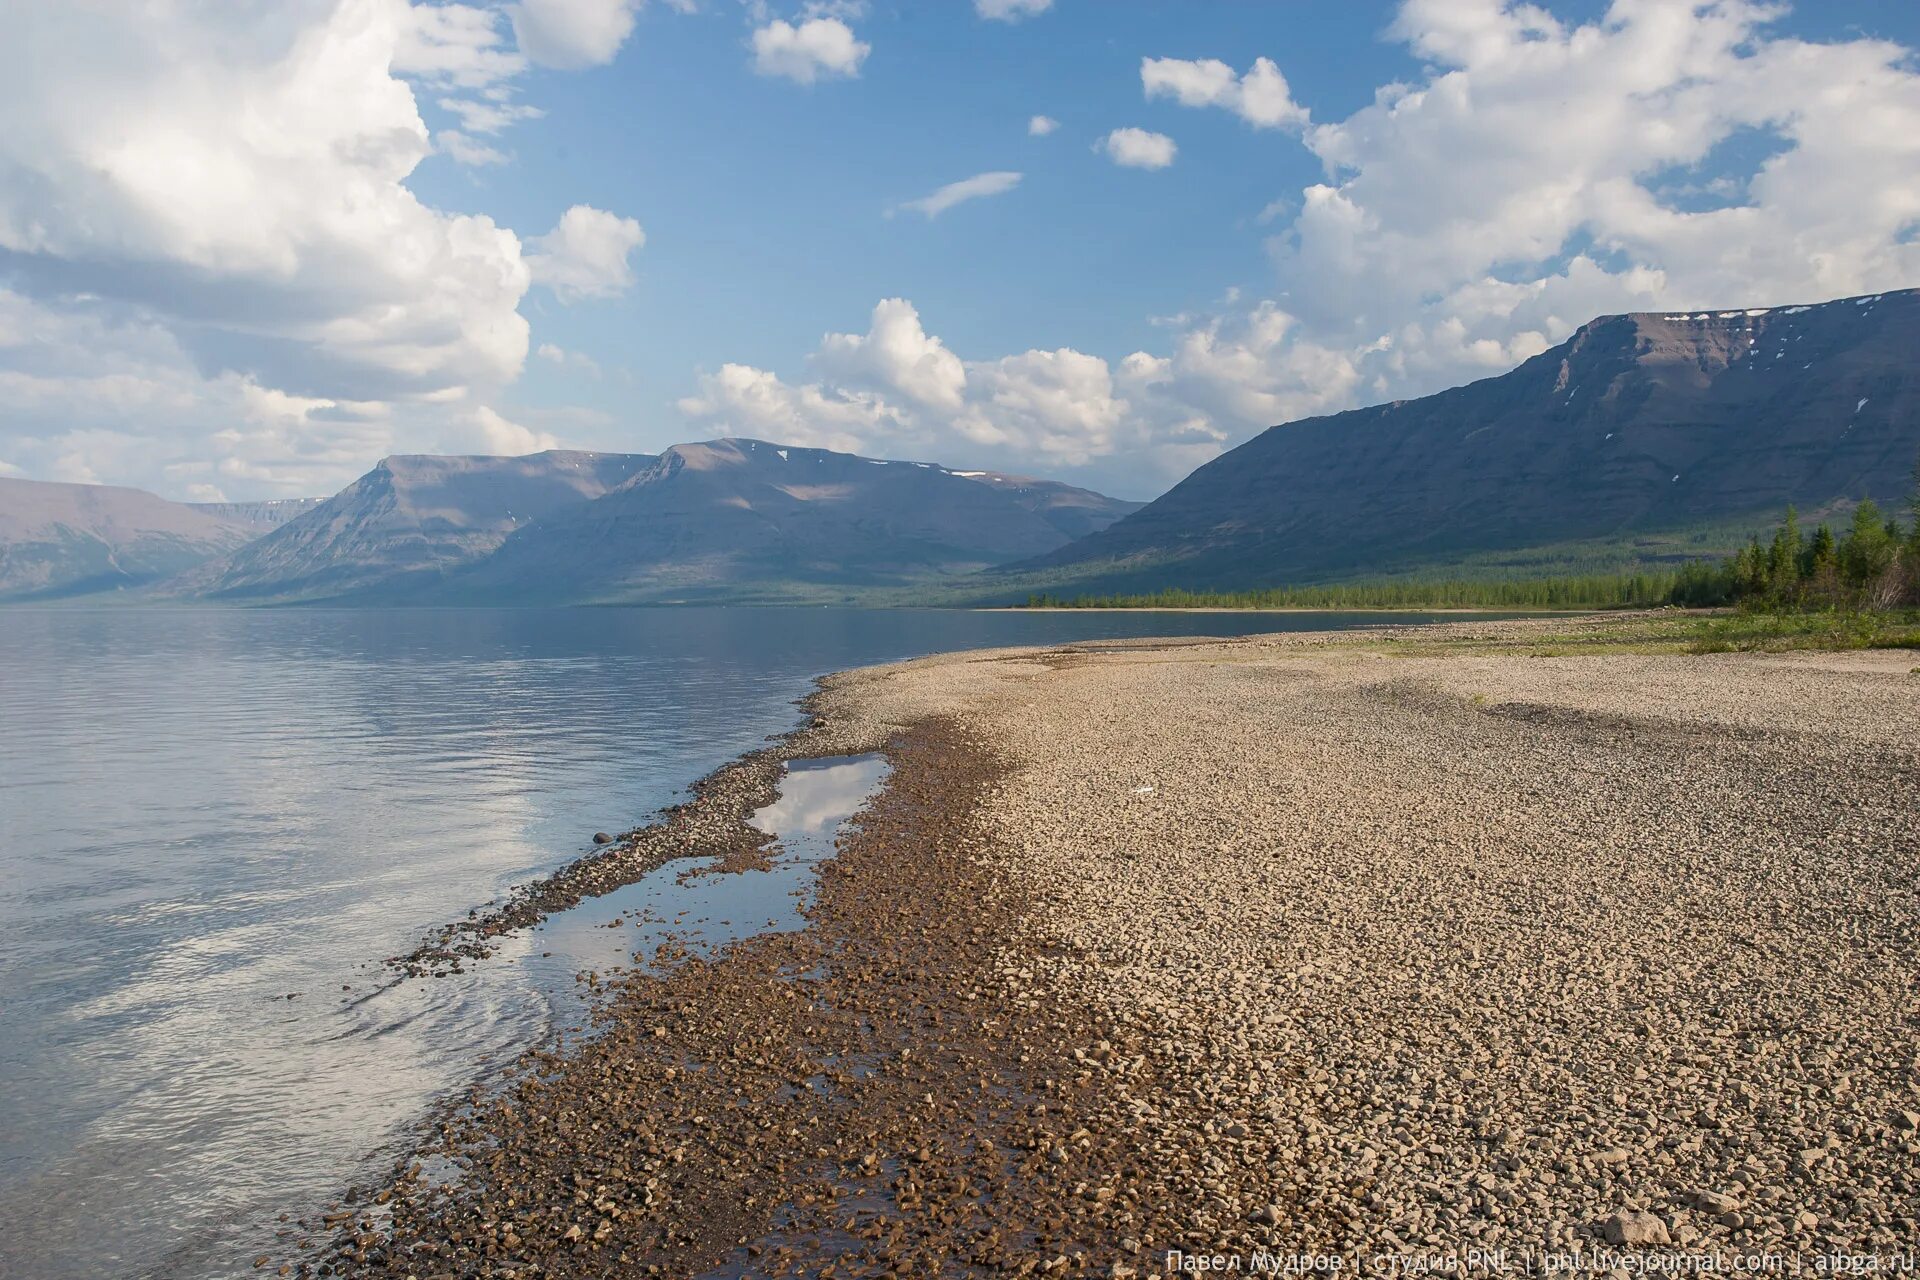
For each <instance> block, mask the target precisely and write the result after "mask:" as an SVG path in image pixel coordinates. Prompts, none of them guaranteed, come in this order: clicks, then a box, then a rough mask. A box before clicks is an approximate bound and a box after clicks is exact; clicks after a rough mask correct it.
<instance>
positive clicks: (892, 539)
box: [445, 440, 1137, 600]
mask: <svg viewBox="0 0 1920 1280" xmlns="http://www.w3.org/2000/svg"><path fill="white" fill-rule="evenodd" d="M1136 505H1137V504H1134V503H1127V502H1121V501H1119V500H1118V499H1114V498H1108V497H1105V496H1103V495H1101V494H1096V493H1092V492H1090V491H1088V490H1085V489H1075V488H1073V487H1072V486H1069V485H1062V484H1055V483H1052V482H1049V481H1037V480H1029V479H1024V478H1020V477H1010V476H1001V475H998V474H995V473H989V472H957V471H949V470H948V469H946V468H944V467H940V466H935V465H933V464H931V463H924V462H897V461H887V460H882V459H877V458H862V457H857V456H855V455H853V454H846V453H835V452H832V451H830V450H825V449H803V448H798V447H791V446H785V447H783V446H780V445H776V444H769V443H767V442H765V441H759V440H714V441H708V442H706V443H703V444H687V445H675V446H674V447H672V448H670V449H668V450H666V452H665V453H663V454H662V455H661V456H660V458H659V459H658V460H657V461H655V462H654V463H653V464H652V465H650V466H648V467H646V468H643V469H642V470H640V471H638V472H636V473H635V474H634V475H633V477H632V478H631V479H629V480H628V481H627V482H626V483H625V484H623V485H621V486H620V487H619V488H618V489H615V490H614V491H612V492H610V493H608V494H607V495H606V496H605V497H603V498H600V499H599V500H597V501H595V502H592V503H590V504H586V505H584V506H580V507H577V508H570V509H568V510H566V511H564V512H559V513H556V514H555V515H553V516H552V517H550V518H547V519H543V520H541V521H539V522H537V523H536V524H533V525H531V526H529V527H527V528H525V529H523V530H521V531H519V532H517V533H515V534H514V536H513V537H511V538H509V539H508V540H507V541H506V542H505V543H504V544H503V545H502V546H501V547H500V549H499V551H498V552H497V553H495V554H494V555H492V556H490V557H488V558H487V560H486V561H485V562H483V563H480V564H476V565H475V566H473V568H472V569H470V570H468V571H466V572H464V573H462V574H460V575H458V576H457V577H455V578H450V579H449V580H448V581H447V583H446V587H445V593H446V594H447V595H448V596H449V597H450V598H471V599H522V598H530V599H555V600H656V599H740V598H753V599H782V598H800V597H805V596H808V595H810V594H817V593H820V592H826V593H831V592H833V591H835V590H837V589H845V588H864V587H873V586H885V585H895V584H904V583H909V582H914V581H919V580H924V579H927V578H931V577H934V576H938V575H944V574H953V573H965V572H970V571H972V570H976V569H980V568H983V567H986V566H989V565H995V564H1002V563H1005V562H1006V561H1009V560H1016V559H1020V558H1022V557H1026V556H1032V555H1036V554H1039V553H1041V552H1043V551H1048V550H1051V549H1053V548H1055V547H1058V546H1061V545H1062V544H1064V543H1065V542H1067V541H1068V540H1069V539H1070V538H1072V537H1073V536H1074V535H1075V534H1077V533H1079V532H1081V531H1083V530H1087V529H1090V528H1100V527H1104V526H1105V525H1106V524H1108V523H1111V522H1112V521H1113V520H1115V519H1117V518H1119V517H1120V516H1121V515H1124V514H1125V513H1126V512H1128V511H1131V510H1133V509H1135V507H1136Z"/></svg>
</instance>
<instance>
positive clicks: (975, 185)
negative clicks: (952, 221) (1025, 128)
mask: <svg viewBox="0 0 1920 1280" xmlns="http://www.w3.org/2000/svg"><path fill="white" fill-rule="evenodd" d="M1019 185H1020V175H1019V174H1018V173H1013V172H1009V171H1007V170H999V171H996V172H993V173H976V174H974V175H973V176H972V177H971V178H962V179H960V181H958V182H949V183H948V184H947V185H946V186H944V187H941V188H940V189H939V190H938V191H935V192H934V193H932V194H931V195H924V196H921V197H920V198H919V199H918V200H907V201H903V202H902V203H900V204H897V205H895V206H894V207H893V208H892V209H889V210H888V211H887V213H888V216H892V214H894V213H895V212H897V211H899V210H902V209H906V210H911V211H912V212H914V213H923V214H925V215H926V216H927V217H929V218H937V217H939V216H940V215H941V214H943V213H945V212H946V211H947V210H949V209H951V208H953V206H955V205H957V204H965V203H966V202H967V201H969V200H980V199H984V198H985V197H987V196H999V195H1005V194H1006V193H1007V192H1009V191H1011V190H1013V189H1014V188H1015V187H1017V186H1019Z"/></svg>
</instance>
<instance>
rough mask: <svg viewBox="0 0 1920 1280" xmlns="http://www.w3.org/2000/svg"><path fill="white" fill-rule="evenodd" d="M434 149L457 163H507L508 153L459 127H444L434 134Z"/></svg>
mask: <svg viewBox="0 0 1920 1280" xmlns="http://www.w3.org/2000/svg"><path fill="white" fill-rule="evenodd" d="M433 145H434V149H435V150H437V151H439V152H441V153H442V154H444V155H446V156H447V157H448V158H449V159H451V160H453V161H454V162H455V163H456V164H464V165H488V164H505V163H506V162H507V154H506V152H504V151H501V150H500V149H499V148H497V147H491V146H488V145H487V144H486V143H484V142H482V141H480V140H479V139H478V138H470V137H468V136H467V135H466V134H464V133H461V132H460V131H459V130H458V129H442V130H441V131H440V132H439V133H436V134H434V135H433Z"/></svg>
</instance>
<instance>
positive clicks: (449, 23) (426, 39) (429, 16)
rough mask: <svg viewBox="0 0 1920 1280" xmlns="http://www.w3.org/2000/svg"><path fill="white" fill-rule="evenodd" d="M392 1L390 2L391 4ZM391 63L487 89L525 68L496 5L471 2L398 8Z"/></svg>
mask: <svg viewBox="0 0 1920 1280" xmlns="http://www.w3.org/2000/svg"><path fill="white" fill-rule="evenodd" d="M389 7H391V6H389ZM394 21H395V23H396V30H395V33H394V42H393V47H392V51H391V61H390V65H391V67H392V69H393V70H394V71H396V72H399V73H400V74H401V75H406V76H414V77H416V78H418V79H421V80H424V81H426V82H427V83H430V84H437V85H444V86H447V87H449V88H457V89H488V88H491V87H493V86H495V85H498V84H500V83H501V82H502V81H505V80H508V79H511V78H512V77H514V76H516V75H518V74H520V72H522V71H524V70H525V69H526V65H527V63H526V59H525V58H524V57H523V56H521V54H520V53H518V52H516V51H515V50H513V49H509V48H508V47H507V44H506V40H505V37H504V36H503V35H502V33H501V30H500V22H499V15H498V14H496V13H495V12H494V11H493V10H491V9H488V8H483V7H479V6H475V5H468V4H423V5H415V6H405V7H401V8H399V9H398V10H397V11H396V13H395V16H394Z"/></svg>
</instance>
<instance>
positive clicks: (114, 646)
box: [0, 608, 1406, 1280]
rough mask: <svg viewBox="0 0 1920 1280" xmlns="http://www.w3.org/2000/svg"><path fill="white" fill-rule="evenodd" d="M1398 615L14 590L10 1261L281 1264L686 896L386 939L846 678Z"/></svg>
mask: <svg viewBox="0 0 1920 1280" xmlns="http://www.w3.org/2000/svg"><path fill="white" fill-rule="evenodd" d="M1405 618H1406V615H1399V617H1398V618H1397V619H1396V620H1405ZM1380 621H1382V618H1381V616H1380V615H1373V614H1344V615H1343V614H1290V615H1284V616H1276V615H1271V614H1268V615H1261V614H1244V613H1192V614H1173V613H1144V612H1143V613H1095V612H1060V613H1006V612H995V613H986V612H970V611H959V610H931V609H928V610H918V609H902V610H860V609H830V608H816V609H798V608H794V609H753V608H737V609H718V608H685V609H562V610H404V609H388V610H351V609H281V610H222V609H165V608H127V609H115V608H99V609H27V608H13V609H0V1275H20V1276H35V1277H40V1278H42V1280H65V1278H66V1277H89V1278H93V1277H145V1276H194V1277H199V1276H220V1275H243V1274H252V1271H251V1265H250V1264H251V1260H252V1258H253V1256H254V1255H255V1254H256V1253H260V1252H263V1251H268V1250H274V1251H275V1253H276V1256H279V1254H280V1253H281V1252H282V1251H281V1250H279V1249H277V1248H276V1246H275V1237H274V1232H275V1230H276V1228H277V1227H278V1226H279V1224H278V1223H277V1221H276V1219H277V1216H278V1215H279V1214H281V1213H291V1214H293V1215H295V1216H298V1215H299V1214H301V1213H304V1212H309V1211H311V1210H313V1209H314V1208H315V1207H316V1206H319V1205H321V1204H323V1203H324V1202H325V1201H326V1200H327V1199H328V1198H329V1197H331V1196H333V1195H335V1194H337V1193H338V1192H339V1191H340V1190H341V1189H343V1188H344V1187H345V1186H346V1185H347V1184H348V1183H349V1182H350V1181H352V1180H354V1179H355V1178H357V1177H359V1176H362V1175H365V1174H367V1173H370V1172H372V1171H373V1170H374V1169H375V1168H377V1167H378V1166H379V1165H381V1164H383V1163H384V1162H386V1161H388V1160H390V1159H392V1158H393V1156H394V1154H395V1153H396V1151H397V1150H399V1144H401V1143H404V1142H405V1140H406V1136H407V1134H408V1132H409V1126H410V1125H411V1124H412V1123H414V1122H415V1121H417V1120H418V1119H419V1117H420V1116H421V1115H422V1114H423V1113H424V1111H425V1110H426V1109H427V1107H428V1106H429V1105H430V1104H431V1103H432V1102H433V1100H434V1099H436V1098H439V1097H443V1096H446V1095H447V1094H449V1093H450V1092H452V1091H455V1090H457V1089H459V1088H461V1087H463V1086H465V1085H466V1084H468V1083H470V1082H471V1081H473V1080H474V1079H476V1078H478V1077H481V1076H483V1075H484V1074H485V1073H486V1072H487V1071H488V1070H489V1069H490V1067H491V1065H492V1064H498V1063H502V1062H505V1061H507V1060H510V1059H511V1058H512V1057H513V1055H514V1054H515V1053H516V1052H517V1051H518V1050H520V1049H522V1048H524V1047H526V1046H527V1045H529V1044H531V1043H534V1042H536V1041H538V1040H540V1039H542V1038H544V1037H547V1036H550V1035H553V1034H557V1033H561V1032H564V1030H565V1029H566V1028H567V1027H570V1026H573V1025H576V1024H577V1023H578V1022H579V1015H580V1010H581V1001H580V998H579V997H578V996H577V995H576V994H575V991H574V987H575V984H574V980H573V975H574V973H575V972H576V971H577V970H578V969H579V968H582V967H587V966H590V965H601V964H604V963H613V962H617V961H618V960H619V959H620V958H621V955H620V954H616V953H619V952H630V951H631V950H632V949H633V945H634V943H635V938H634V937H633V936H630V935H625V934H623V935H621V936H620V937H619V938H617V939H615V938H611V937H610V933H609V931H608V930H606V929H605V928H604V927H601V928H595V927H594V926H596V925H601V926H603V925H604V923H605V921H604V920H603V919H602V917H606V916H609V915H611V914H614V913H615V912H620V913H626V914H630V915H632V916H633V917H634V918H635V920H636V921H640V920H641V919H642V918H643V917H647V913H648V912H649V911H650V910H653V909H654V908H653V907H649V905H648V904H649V903H650V902H651V903H654V904H655V905H656V906H658V907H659V911H660V912H664V913H666V914H667V915H671V912H670V911H669V910H668V907H667V905H663V904H671V903H672V902H675V901H678V900H676V899H674V898H673V894H674V893H676V892H679V891H678V890H675V889H673V888H671V887H670V884H659V885H643V886H637V887H635V888H633V889H630V890H626V891H622V894H621V895H610V896H618V897H621V898H622V901H620V902H618V903H608V902H602V903H599V904H596V903H593V902H589V903H586V904H583V905H582V906H581V907H579V908H576V909H575V912H574V913H569V917H570V918H562V919H556V920H555V921H553V922H551V923H550V924H549V925H547V926H543V928H542V929H541V930H539V931H535V933H534V934H533V935H528V936H520V937H517V938H514V939H511V940H509V943H508V945H507V946H506V948H505V949H504V950H503V953H502V955H501V956H500V957H499V958H498V959H496V960H489V961H484V962H482V963H480V964H478V965H476V966H473V969H472V971H471V972H470V973H469V974H466V975H462V976H461V977H459V978H457V979H451V980H444V981H420V980H416V981H412V982H407V983H402V984H399V985H397V986H395V985H389V984H390V975H389V974H388V973H387V971H386V970H385V969H384V967H383V965H382V963H381V961H382V960H383V958H384V957H387V956H390V955H393V954H396V953H398V952H402V951H405V950H407V949H409V948H411V947H412V946H413V945H414V944H415V943H416V942H418V941H419V940H420V938H421V935H422V934H423V933H424V932H425V931H426V930H428V929H429V928H430V927H432V926H434V925H436V924H440V923H443V922H445V921H447V920H450V919H453V918H456V917H458V916H461V915H464V914H465V913H466V912H467V911H468V910H469V909H470V908H472V907H474V906H477V905H479V904H481V903H484V902H487V901H489V900H492V899H496V898H498V897H500V896H501V895H503V894H504V893H505V892H506V891H507V890H508V889H509V888H510V887H511V886H513V885H515V884H517V883H520V882H522V881H525V880H527V879H529V878H532V877H534V876H536V875H539V874H541V873H543V872H545V871H548V870H551V869H552V868H554V867H556V866H558V865H560V864H562V863H565V862H567V861H570V860H571V859H573V858H575V857H577V856H579V855H580V854H581V853H583V852H585V851H586V850H587V849H588V848H589V847H590V845H589V839H590V837H591V835H592V833H593V832H594V831H595V830H606V831H621V830H625V829H627V828H630V827H632V826H635V825H637V824H638V823H640V822H642V821H643V820H645V819H646V818H647V817H648V816H649V815H650V814H651V813H652V812H653V811H654V810H656V809H658V808H660V807H661V806H662V805H665V804H668V803H671V802H672V801H674V800H675V799H676V798H678V797H679V796H680V795H681V794H682V792H683V789H684V788H685V787H686V786H687V784H689V783H691V782H693V781H694V780H695V779H697V778H699V777H700V776H702V775H703V774H705V773H707V772H708V771H710V770H711V769H713V768H714V767H716V766H717V765H719V764H721V763H723V762H724V761H726V760H728V759H730V758H732V757H734V756H736V755H739V754H740V753H742V752H744V751H748V750H751V749H752V748H754V747H757V746H759V745H761V744H762V743H763V742H764V741H765V740H766V739H767V738H768V737H769V736H770V735H774V734H778V733H780V732H783V731H785V730H787V729H789V728H791V727H793V725H794V724H796V723H797V721H798V712H797V709H796V708H795V706H794V702H795V700H796V699H798V698H800V697H802V696H803V695H805V694H806V693H807V692H808V690H809V688H810V685H811V681H812V679H813V678H814V677H816V676H818V675H820V674H822V673H824V672H827V671H833V670H838V669H842V668H846V667H852V666H860V665H865V664H869V663H875V662H884V661H890V660H894V659H899V658H905V657H910V656H914V655H918V654H924V653H931V652H938V651H941V650H948V649H961V648H977V647H983V646H994V645H1011V644H1047V643H1055V642H1061V641H1071V640H1084V639H1093V638H1109V637H1123V636H1145V635H1232V634H1245V633H1249V632H1259V631H1271V630H1275V629H1279V628H1283V627H1284V628H1290V629H1335V628H1345V627H1351V626H1356V625H1367V624H1370V623H1377V622H1380ZM877 769H878V766H877V764H876V763H874V762H863V761H852V762H840V763H838V764H836V765H834V766H833V767H832V768H831V769H828V770H826V771H825V772H823V773H822V774H821V776H819V777H817V778H812V779H802V780H799V781H801V782H804V783H805V786H804V787H802V788H801V789H800V790H798V791H796V793H795V794H794V795H793V796H788V794H787V793H786V792H785V791H784V790H783V802H786V803H787V804H788V805H789V806H792V805H798V806H799V807H800V808H802V809H806V810H808V812H810V813H811V814H812V816H811V817H810V818H808V819H806V820H805V821H804V822H801V823H800V825H798V826H795V827H793V828H792V829H791V831H790V832H789V831H787V829H786V828H780V829H781V830H782V831H783V833H785V834H790V835H791V836H792V839H791V840H790V841H788V843H789V844H792V845H793V846H794V847H796V848H797V847H799V846H802V845H805V844H807V842H808V841H809V840H815V841H816V842H817V841H818V840H819V839H822V838H824V839H825V840H826V846H825V847H830V844H831V840H830V835H831V831H830V830H829V827H830V826H831V824H830V823H828V824H827V825H826V826H823V825H822V824H823V823H826V819H825V818H823V817H822V816H821V815H822V814H826V815H828V816H836V815H839V814H840V813H842V811H844V810H845V809H846V808H848V807H850V806H852V805H856V804H857V803H859V800H860V797H861V796H862V795H863V794H864V791H863V790H861V788H863V787H866V786H870V785H871V783H872V782H873V780H874V779H875V778H877V776H878V772H877ZM836 770H837V772H836ZM829 775H831V776H829ZM809 788H811V789H809ZM817 797H826V798H825V799H819V800H818V803H813V802H812V799H810V798H817ZM835 797H838V798H837V799H835ZM836 806H837V807H836ZM770 820H771V821H774V822H776V824H777V823H779V822H780V821H783V819H781V817H780V815H779V814H774V815H772V816H771V818H770ZM809 824H810V825H809ZM823 832H824V835H823ZM817 854H818V849H815V851H814V854H813V855H808V856H816V855H817ZM805 862H806V859H805V858H801V857H799V856H798V855H796V856H795V858H794V859H789V860H788V861H787V862H785V863H784V864H783V865H782V867H781V868H780V869H778V870H777V872H776V873H771V874H773V876H774V878H773V879H770V880H768V881H767V882H766V883H765V884H764V885H761V886H760V887H758V888H753V887H751V886H749V887H745V888H739V887H736V888H727V889H714V890H712V891H711V893H712V894H713V895H718V896H710V897H708V898H703V899H701V900H700V901H702V902H704V903H706V904H707V905H706V906H705V907H704V908H702V909H703V910H705V911H706V916H704V917H700V918H698V919H696V920H693V921H691V922H683V923H692V924H703V925H705V927H707V928H708V930H709V932H710V935H711V937H712V938H714V939H715V940H720V939H724V938H725V937H726V936H729V935H730V933H737V932H738V931H740V930H742V929H747V928H756V927H765V926H766V925H767V924H768V923H770V922H772V923H775V924H777V925H781V922H784V925H781V927H785V926H790V925H791V924H792V923H793V922H794V921H795V919H796V917H794V916H793V914H792V912H791V910H790V909H785V910H784V912H783V908H782V905H781V904H782V902H783V901H784V902H787V903H791V900H792V894H793V892H794V886H795V884H796V883H798V879H797V878H798V877H801V876H802V874H803V871H804V865H805ZM668 870H669V871H671V870H672V869H671V868H670V869H668ZM708 879H711V878H708ZM671 880H672V877H671V876H669V877H668V881H671ZM728 894H732V895H734V896H735V897H736V898H738V899H740V901H739V903H738V905H737V907H736V906H728V905H727V903H728V902H729V901H730V899H728V898H727V895H728ZM648 895H653V896H652V897H649V896H648ZM682 905H684V904H682ZM596 912H597V913H598V914H597V915H596V914H594V913H596ZM707 917H711V919H708V918H707ZM749 917H751V919H749ZM610 948H611V950H610ZM549 953H550V954H549Z"/></svg>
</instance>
